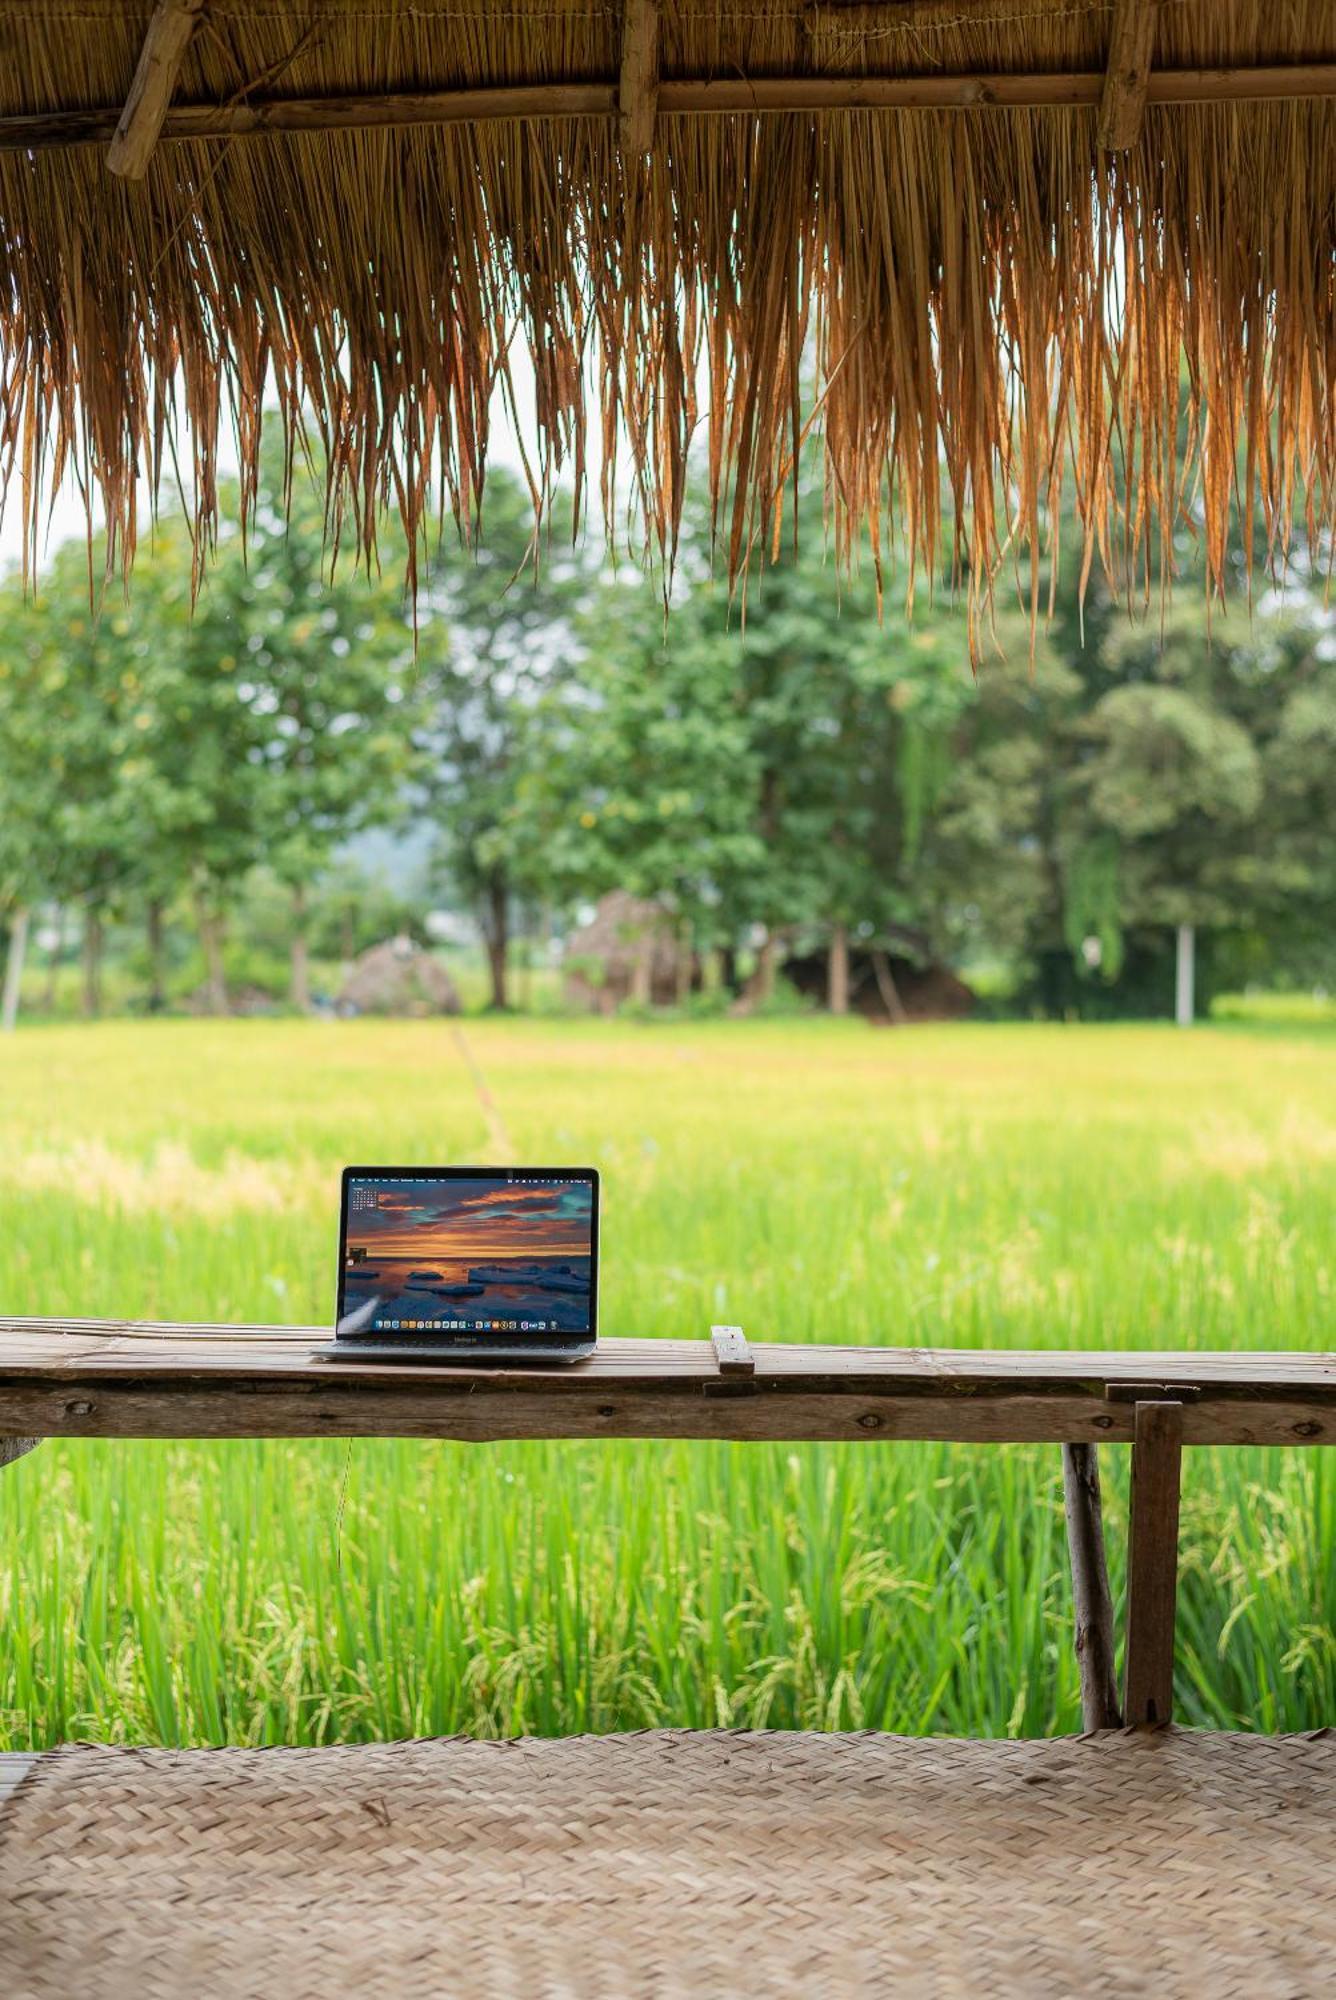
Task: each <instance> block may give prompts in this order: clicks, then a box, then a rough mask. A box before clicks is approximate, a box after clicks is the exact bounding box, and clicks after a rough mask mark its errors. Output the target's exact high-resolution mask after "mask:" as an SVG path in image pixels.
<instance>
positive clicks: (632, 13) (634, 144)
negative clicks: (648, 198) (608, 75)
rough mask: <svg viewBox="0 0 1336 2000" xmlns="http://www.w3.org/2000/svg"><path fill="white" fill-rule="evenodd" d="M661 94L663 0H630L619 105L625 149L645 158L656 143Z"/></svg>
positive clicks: (632, 155) (629, 154) (625, 21)
mask: <svg viewBox="0 0 1336 2000" xmlns="http://www.w3.org/2000/svg"><path fill="white" fill-rule="evenodd" d="M658 97H659V0H626V13H625V16H624V19H623V25H622V75H621V83H620V85H619V87H618V97H617V106H618V114H619V128H620V134H621V147H622V152H623V153H624V154H625V156H626V158H627V159H628V160H630V159H637V158H643V156H644V155H645V154H646V153H648V152H650V151H651V149H652V148H653V145H654V125H655V120H656V118H657V116H658Z"/></svg>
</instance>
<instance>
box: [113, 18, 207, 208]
mask: <svg viewBox="0 0 1336 2000" xmlns="http://www.w3.org/2000/svg"><path fill="white" fill-rule="evenodd" d="M203 7H204V0H158V5H157V7H156V9H155V10H154V14H153V18H152V20H151V21H150V22H149V24H148V29H147V32H146V33H145V35H144V46H143V47H142V48H141V49H140V51H139V61H138V63H137V64H136V66H135V73H134V80H133V81H132V83H131V85H130V94H129V96H128V97H127V98H126V100H125V108H124V109H123V110H122V112H121V115H120V119H119V121H118V123H117V126H116V130H115V133H114V134H113V136H112V141H111V144H110V145H109V146H108V148H107V165H108V166H109V167H110V169H111V171H112V173H114V174H120V175H121V176H122V177H123V178H124V179H125V180H128V181H142V180H143V178H144V175H145V174H146V173H147V172H148V163H149V160H150V159H151V157H152V154H153V148H154V147H155V146H156V145H157V143H158V135H159V133H160V132H161V131H162V124H163V120H164V118H165V117H166V116H167V109H168V106H169V105H170V104H171V101H172V92H173V91H174V90H175V88H176V79H177V77H178V76H179V74H180V71H181V64H182V62H183V60H184V59H185V53H186V50H187V49H188V48H189V46H190V38H191V36H192V35H193V34H194V32H195V23H196V21H197V20H198V19H199V17H200V14H201V12H202V11H203Z"/></svg>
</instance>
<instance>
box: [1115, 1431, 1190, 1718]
mask: <svg viewBox="0 0 1336 2000" xmlns="http://www.w3.org/2000/svg"><path fill="white" fill-rule="evenodd" d="M1135 1410H1136V1416H1135V1424H1134V1429H1133V1439H1132V1491H1131V1498H1130V1501H1129V1504H1128V1524H1127V1641H1126V1646H1125V1650H1124V1655H1123V1715H1124V1719H1125V1720H1126V1722H1127V1723H1128V1725H1129V1727H1132V1726H1135V1725H1137V1724H1140V1723H1149V1724H1152V1725H1161V1724H1163V1723H1166V1722H1169V1721H1171V1720H1172V1718H1173V1712H1174V1616H1175V1608H1176V1605H1177V1601H1178V1500H1179V1483H1180V1477H1181V1471H1182V1455H1183V1454H1182V1447H1183V1405H1182V1404H1181V1403H1171V1402H1163V1403H1138V1404H1136V1406H1135Z"/></svg>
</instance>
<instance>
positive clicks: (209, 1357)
mask: <svg viewBox="0 0 1336 2000" xmlns="http://www.w3.org/2000/svg"><path fill="white" fill-rule="evenodd" d="M328 1340H329V1334H328V1331H327V1330H326V1329H324V1328H311V1327H305V1328H302V1327H256V1326H248V1327H211V1326H171V1325H158V1324H153V1323H149V1322H144V1321H95V1320H78V1321H69V1320H36V1319H25V1320H12V1319H11V1320H4V1321H0V1435H7V1436H25V1437H40V1436H72V1437H97V1436H108V1437H192V1436H201V1437H283V1436H291V1437H312V1436H322V1435H323V1436H338V1437H346V1436H358V1435H372V1436H374V1435H384V1436H403V1437H455V1438H460V1439H465V1440H478V1441H482V1440H485V1439H491V1438H518V1437H664V1438H673V1437H684V1438H703V1437H725V1438H757V1439H761V1438H776V1439H788V1440H795V1441H796V1440H800V1439H804V1438H812V1439H837V1438H850V1439H855V1440H857V1439H860V1438H862V1439H866V1440H875V1439H887V1438H942V1439H949V1440H955V1441H960V1442H976V1443H1021V1442H1027V1441H1040V1442H1043V1441H1047V1442H1054V1443H1078V1442H1099V1441H1100V1440H1104V1441H1107V1442H1110V1443H1117V1442H1130V1441H1131V1439H1132V1436H1133V1430H1134V1423H1135V1410H1136V1399H1137V1397H1138V1396H1144V1395H1149V1394H1152V1393H1153V1394H1155V1395H1157V1396H1161V1397H1162V1396H1163V1395H1165V1394H1167V1393H1168V1394H1173V1395H1174V1396H1175V1397H1176V1398H1178V1399H1179V1400H1180V1401H1181V1402H1182V1404H1183V1438H1184V1442H1186V1443H1189V1444H1331V1443H1336V1355H1330V1354H1327V1355H1323V1354H1303V1353H1288V1354H1265V1353H1259V1354H1240V1353H1228V1354H1210V1353H1191V1352H1178V1353H1144V1352H1143V1353H1068V1352H1062V1351H1052V1352H1049V1351H1044V1350H1029V1351H1008V1350H1005V1349H1001V1350H980V1349H944V1348H938V1349H932V1348H916V1347H899V1348H897V1347H879V1348H868V1347H833V1346H810V1345H778V1344H774V1345H758V1344H756V1343H753V1342H749V1343H748V1346H749V1350H750V1353H751V1355H752V1356H753V1358H754V1361H755V1372H754V1373H753V1374H750V1375H724V1374H722V1373H721V1371H720V1369H719V1367H718V1364H717V1361H716V1358H715V1353H714V1349H713V1347H712V1345H711V1343H710V1342H709V1341H708V1340H703V1339H702V1340H605V1341H601V1342H600V1344H599V1347H598V1351H597V1353H596V1354H595V1355H594V1356H593V1357H591V1358H590V1359H589V1360H587V1361H584V1362H578V1363H575V1364H574V1365H571V1366H560V1365H558V1366H552V1367H550V1368H547V1369H534V1368H492V1369H487V1368H484V1367H480V1366H477V1365H476V1364H472V1365H469V1366H440V1365H436V1366H432V1365H429V1364H426V1363H422V1364H419V1363H416V1362H413V1363H395V1362H385V1361H380V1362H377V1361H376V1360H375V1359H374V1358H372V1357H370V1356H364V1357H360V1358H359V1359H357V1360H356V1361H352V1362H348V1361H341V1360H333V1359H325V1358H322V1357H321V1356H320V1355H319V1354H318V1353H317V1352H316V1349H317V1348H318V1347H320V1346H322V1345H324V1344H326V1343H327V1342H328ZM1148 1384H1149V1385H1153V1386H1152V1387H1150V1388H1148V1387H1147V1386H1146V1385H1148Z"/></svg>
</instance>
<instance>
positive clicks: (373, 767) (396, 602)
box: [0, 454, 443, 1008]
mask: <svg viewBox="0 0 1336 2000" xmlns="http://www.w3.org/2000/svg"><path fill="white" fill-rule="evenodd" d="M285 484H286V469H285V467H284V465H283V463H282V460H281V458H276V457H275V456H273V455H272V454H271V455H269V456H267V457H266V459H265V461H264V464H263V467H262V473H261V481H260V486H259V491H258V494H257V496H256V500H255V504H254V507H253V510H252V515H251V523H250V533H249V537H248V542H247V543H246V544H245V545H243V541H242V536H241V533H240V528H239V526H238V522H237V509H236V507H235V504H234V506H233V508H232V510H231V512H230V514H229V517H228V520H227V522H226V524H225V527H224V530H223V533H222V537H221V541H220V546H219V549H218V552H217V557H216V560H215V561H214V562H213V563H212V564H211V565H210V567H209V568H208V570H207V571H206V573H205V577H204V581H203V585H202V588H201V591H200V594H199V598H198V602H196V603H193V605H192V587H191V575H192V564H191V550H190V546H189V540H188V537H187V535H186V533H185V530H184V528H183V527H182V526H180V525H178V524H172V523H168V524H164V525H162V526H161V527H160V528H159V529H158V531H157V533H156V535H155V538H154V541H153V544H152V546H151V547H149V548H146V549H145V550H144V551H143V552H142V553H141V555H140V558H139V560H138V562H137V564H136V567H135V571H134V574H133V577H132V579H131V583H130V586H129V589H128V592H122V590H121V587H120V586H119V584H113V583H109V582H108V583H99V585H98V586H97V587H96V588H93V589H90V582H89V568H88V563H87V560H86V557H85V555H84V552H83V551H82V550H79V549H76V548H75V547H73V546H72V545H71V546H70V547H67V548H65V549H63V550H61V551H60V553H59V554H58V556H57V558H56V560H55V562H54V564H53V566H52V569H51V571H50V574H49V575H48V576H47V577H46V578H44V579H43V581H42V584H41V587H40V589H39V591H38V592H37V594H36V595H35V596H34V597H25V596H24V594H23V593H22V592H21V590H20V589H19V587H18V585H17V584H16V583H11V584H9V585H8V586H7V587H6V590H7V596H6V614H7V619H6V638H5V640H4V642H3V644H2V645H0V677H2V684H3V688H4V696H5V698H4V703H3V708H2V709H0V786H3V794H4V807H5V810H4V812H3V815H0V818H2V819H3V822H4V825H5V828H6V831H5V833H4V834H3V835H0V870H2V871H3V888H4V892H5V893H6V895H7V896H8V898H9V899H10V900H11V901H16V902H32V901H36V900H39V899H43V898H51V899H54V900H56V901H58V902H61V903H75V904H77V905H78V906H79V907H80V910H81V912H82V916H83V931H84V943H85V957H86V963H87V979H86V988H87V998H88V1004H89V1006H90V1008H92V1007H95V1006H96V1002H97V984H96V961H97V953H98V948H99V941H100V938H101V934H102V926H103V924H104V922H105V920H106V918H107V917H108V916H111V915H124V914H126V913H127V911H129V910H131V909H137V910H139V911H141V912H142V913H143V914H144V915H145V917H146V920H147V923H148V929H149V934H150V951H151V958H152V962H153V967H154V970H153V975H152V985H153V988H154V991H155V996H159V997H160V991H161V983H162V977H161V932H162V921H163V914H164V911H165V910H166V908H167V907H168V905H170V904H171V903H172V902H173V900H175V899H176V898H178V897H185V898H187V899H188V900H189V902H190V903H191V905H192V907H193V911H194V914H195V917H196V921H197V923H198V927H199V931H200V937H201V942H202V944H203V946H204V951H205V958H206V964H207V967H208V979H209V989H210V994H211V997H212V1000H213V1004H214V1005H215V1006H217V1007H222V1006H224V1005H225V1004H226V992H225V986H224V979H223V960H222V933H223V925H224V922H225V919H226V916H227V913H228V911H229V909H230V907H231V906H232V904H233V902H234V901H235V898H236V896H237V894H238V893H239V891H240V888H241V885H242V883H243V882H244V881H245V879H246V877H247V875H248V874H249V872H250V871H251V869H252V868H254V867H255V865H256V864H257V863H258V862H259V861H260V860H264V861H265V862H266V863H267V864H268V865H269V866H270V867H271V868H272V869H273V871H274V872H275V874H276V875H277V876H278V877H279V879H281V880H282V881H283V882H284V883H285V884H286V885H287V886H288V889H289V891H290V894H291V898H292V929H291V941H292V961H293V999H294V1002H295V1003H296V1004H297V1005H298V1006H304V1005H305V1004H306V1001H307V992H306V942H305V908H306V901H307V896H308V892H309V888H310V885H311V883H312V882H313V880H314V879H315V878H316V877H317V875H318V874H319V873H320V871H321V870H322V869H323V868H324V866H325V865H326V864H327V863H328V861H329V859H330V857H331V855H332V854H333V853H334V852H335V850H336V849H337V848H338V847H339V846H340V845H341V843H343V842H344V841H345V840H346V839H347V838H348V837H349V836H350V835H351V834H353V833H355V832H356V831H357V830H359V829H360V828H362V827H365V826H370V825H376V824H382V823H384V822H386V821H387V820H389V819H391V818H393V817H394V816H395V815H396V814H397V813H399V812H400V811H402V809H403V803H404V797H403V795H404V787H405V785H406V783H407V782H408V780H409V779H410V778H411V777H412V775H413V773H414V771H415V769H416V768H417V764H418V761H419V760H420V756H421V746H420V738H421V733H422V731H423V728H424V726H425V721H426V717H427V713H428V706H427V704H428V700H429V696H430V692H431V687H432V668H433V663H434V661H435V659H436V657H437V653H436V652H435V651H433V650H432V649H431V648H427V649H424V650H423V651H422V652H420V653H419V654H417V655H416V656H415V652H414V644H413V634H412V630H411V626H410V625H409V623H408V622H407V619H406V616H405V607H404V605H403V603H402V597H401V592H400V591H399V590H398V589H397V588H396V587H395V586H392V585H390V584H389V583H387V582H385V581H382V580H381V579H379V578H374V577H373V578H368V577H366V576H365V575H363V574H356V573H349V574H348V575H340V576H338V577H335V576H333V575H332V574H331V571H330V566H329V561H328V558H327V556H326V555H325V553H324V548H323V541H324V520H323V510H322V506H321V500H320V493H319V490H318V488H317V486H316V485H315V483H314V482H313V481H312V480H310V479H308V478H307V477H306V476H305V475H304V474H303V473H301V472H300V471H299V472H298V473H297V475H296V476H295V477H294V479H293V481H292V486H291V514H290V518H289V519H286V520H285V518H284V500H283V494H284V487H285ZM93 556H94V562H95V564H96V563H98V562H100V551H99V550H97V549H96V548H95V549H94V551H93ZM93 574H94V575H100V571H99V570H98V569H97V568H96V567H95V569H94V571H93ZM442 637H443V635H440V634H433V639H434V640H435V642H436V646H437V648H439V644H440V641H441V638H442Z"/></svg>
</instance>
